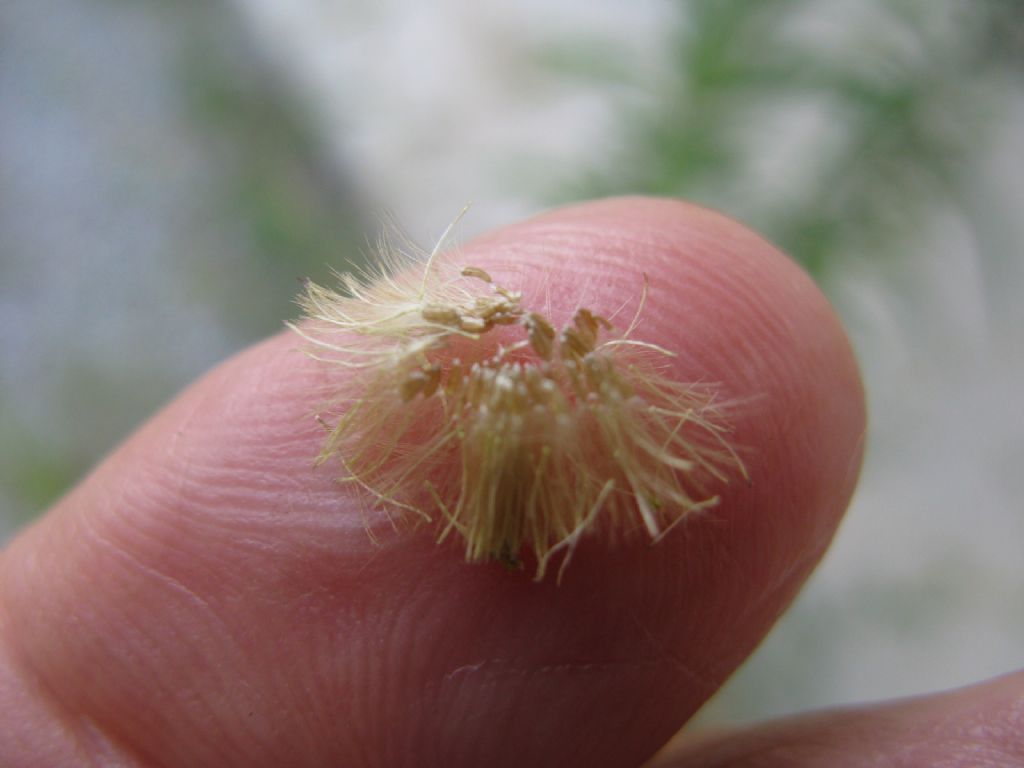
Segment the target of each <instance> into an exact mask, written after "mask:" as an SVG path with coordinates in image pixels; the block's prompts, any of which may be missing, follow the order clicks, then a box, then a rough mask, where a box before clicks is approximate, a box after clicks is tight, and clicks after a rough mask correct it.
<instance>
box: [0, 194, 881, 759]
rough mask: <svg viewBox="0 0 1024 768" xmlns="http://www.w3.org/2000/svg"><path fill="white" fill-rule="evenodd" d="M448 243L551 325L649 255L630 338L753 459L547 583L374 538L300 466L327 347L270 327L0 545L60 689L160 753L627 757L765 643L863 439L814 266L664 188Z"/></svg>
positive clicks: (851, 369)
mask: <svg viewBox="0 0 1024 768" xmlns="http://www.w3.org/2000/svg"><path fill="white" fill-rule="evenodd" d="M460 258H462V259H464V260H466V261H467V263H472V264H474V265H476V266H480V267H482V268H485V269H487V270H488V271H491V272H492V273H493V274H494V275H495V276H496V277H497V278H499V279H500V280H501V281H502V282H503V283H504V284H505V285H507V286H508V287H510V288H513V289H517V288H518V289H521V290H523V292H524V296H525V297H526V298H527V299H529V297H531V296H532V297H534V298H535V300H537V301H540V300H541V299H540V297H543V302H544V303H545V305H546V306H548V307H549V308H550V311H551V315H552V319H553V320H555V321H556V322H562V321H564V320H565V319H567V318H568V317H569V316H570V315H571V313H572V311H573V310H574V309H575V308H576V307H577V306H579V305H581V304H582V305H584V306H588V308H591V309H593V310H594V311H596V312H598V313H601V314H606V315H612V314H615V313H616V312H621V311H623V307H630V306H635V303H636V301H637V297H638V296H639V294H640V291H641V289H642V286H643V282H644V275H645V274H646V275H647V277H648V280H649V283H650V296H649V300H648V302H647V305H646V306H645V307H644V309H643V311H642V313H641V317H640V325H639V326H638V328H637V332H636V337H637V338H640V339H642V340H644V341H649V342H652V343H655V344H659V345H662V346H664V347H666V348H668V349H670V350H672V351H673V352H675V353H676V354H677V357H676V358H675V359H674V360H673V362H672V366H673V368H672V372H673V375H675V376H677V377H679V378H680V379H683V380H693V381H703V382H709V383H716V384H717V385H718V386H719V387H720V391H721V397H722V398H723V399H724V400H726V401H728V402H731V403H733V404H734V407H732V408H731V409H730V414H731V415H730V419H731V421H732V427H733V429H734V432H733V435H732V439H733V440H734V442H735V445H736V446H737V448H738V449H739V451H740V453H741V455H742V457H743V462H744V465H745V468H746V471H747V475H748V477H749V482H743V481H742V480H741V479H740V478H739V477H737V478H735V481H734V482H733V483H731V484H730V485H729V486H727V487H725V488H723V489H721V491H722V494H721V495H722V502H721V504H720V505H719V506H718V507H717V508H715V509H714V510H713V511H711V512H709V513H706V514H704V515H702V516H700V517H699V518H694V519H693V520H692V521H686V524H684V525H681V526H679V527H677V529H676V530H674V531H673V532H672V534H671V535H670V536H668V537H666V539H665V540H664V541H662V542H661V543H660V544H658V545H657V546H653V547H651V546H647V545H646V544H637V543H627V544H619V545H612V544H610V543H608V542H606V541H603V540H601V539H598V538H594V539H590V540H585V541H584V542H583V544H581V546H580V548H579V551H578V552H577V554H576V556H575V559H574V561H573V563H572V565H571V567H570V568H569V569H568V571H567V572H566V574H565V578H564V580H563V582H562V584H561V585H557V584H555V583H554V582H553V580H550V579H549V580H548V581H546V582H544V583H541V584H535V583H533V582H532V581H531V580H530V578H529V574H524V573H512V572H507V571H505V570H504V569H502V568H501V567H499V566H470V565H467V564H465V563H463V562H462V561H461V556H460V551H459V548H458V547H457V546H442V547H438V546H436V545H435V544H434V543H433V538H432V536H431V534H430V532H428V531H425V530H423V529H422V528H421V529H418V530H408V529H406V528H405V527H401V526H400V527H399V529H398V530H396V531H391V530H389V529H388V528H387V527H386V526H383V527H382V526H378V525H373V526H371V527H372V528H373V529H374V530H375V531H377V532H378V533H379V541H378V542H376V543H374V542H372V541H371V540H370V538H369V536H368V535H367V532H366V530H365V529H364V523H365V521H366V519H367V517H369V518H370V519H371V520H372V519H373V516H374V515H379V513H378V512H375V511H374V510H373V509H372V508H371V507H372V505H370V504H369V503H368V502H367V501H366V500H365V499H360V498H358V496H355V495H353V494H351V493H348V492H343V491H342V490H339V488H338V487H336V486H335V484H334V483H333V481H332V477H331V474H330V470H329V468H328V467H320V468H318V469H315V470H314V469H313V468H312V458H313V457H314V456H315V455H316V453H317V451H318V450H319V445H320V442H321V441H322V440H323V431H322V429H321V428H320V427H318V426H317V424H316V423H315V421H314V420H313V419H312V414H313V413H314V412H315V411H316V409H317V407H318V405H319V399H320V398H321V397H322V396H323V393H324V392H325V391H327V390H329V388H330V386H331V383H332V380H333V377H334V376H335V375H336V373H334V372H331V371H328V370H325V369H324V368H322V367H321V366H319V365H317V364H316V363H315V362H313V361H310V360H307V359H305V358H303V357H302V355H301V354H300V353H299V352H298V351H297V349H296V348H297V347H298V344H297V342H296V340H295V339H294V338H293V337H290V336H282V337H278V338H276V339H273V340H271V341H270V342H267V343H265V344H264V345H261V346H259V347H257V348H255V349H253V350H251V351H250V352H247V353H245V354H243V355H242V356H240V357H239V358H236V359H235V360H234V361H231V362H229V363H227V364H226V365H225V366H223V367H222V368H220V369H218V370H217V371H215V372H214V373H213V374H211V375H210V376H209V377H207V378H206V379H204V380H203V381H202V382H200V383H199V384H197V385H196V386H195V387H194V388H192V389H191V390H190V391H189V392H188V393H186V394H185V395H184V396H183V397H182V398H181V399H179V400H178V401H177V402H176V403H174V404H172V406H170V408H169V409H167V410H166V411H165V412H164V413H163V414H161V415H160V416H158V417H157V419H155V420H154V421H153V422H152V423H151V424H150V425H148V426H147V427H146V428H145V429H144V430H143V431H142V432H141V433H140V434H139V435H137V436H136V437H135V438H134V439H132V440H131V441H129V442H128V443H127V444H126V445H125V446H124V447H123V448H122V449H121V450H120V451H118V453H117V454H115V456H114V457H112V458H111V459H110V460H108V462H106V463H105V464H104V465H103V466H101V467H100V469H99V470H98V471H97V472H96V473H95V475H94V476H93V477H92V478H91V479H90V480H89V481H88V482H87V483H85V484H84V485H83V486H82V487H81V488H80V489H79V490H78V491H77V492H76V493H75V494H73V495H72V496H70V497H69V498H68V499H67V500H65V502H64V503H63V504H62V506H61V508H60V509H59V510H58V513H57V515H56V516H54V517H51V518H50V519H48V520H46V521H44V522H43V523H42V524H41V525H40V526H38V527H37V528H36V529H35V530H33V531H31V532H30V533H29V534H28V535H27V536H26V537H24V538H23V539H22V540H21V541H20V542H18V543H17V544H16V545H15V547H13V548H12V551H11V553H9V556H8V558H7V563H5V567H8V568H9V569H12V571H11V572H14V571H17V576H16V577H15V578H14V579H13V580H12V582H11V583H12V587H11V588H10V589H8V593H9V594H8V595H7V600H8V604H9V605H10V606H11V608H10V610H12V611H14V612H16V613H17V614H18V615H19V617H20V618H21V620H22V624H21V626H22V632H24V633H25V635H26V636H29V637H31V638H32V641H31V642H29V643H24V642H23V643H21V645H20V649H21V650H20V653H21V656H22V658H24V659H26V660H27V662H28V663H30V664H31V665H32V666H33V667H34V668H35V669H38V670H40V674H41V675H42V676H43V677H45V678H46V679H47V680H49V681H51V685H54V686H56V685H59V686H60V687H61V688H62V689H63V690H64V691H65V692H66V694H67V695H66V697H65V704H66V705H67V706H70V707H72V708H74V709H76V710H78V711H83V712H88V713H89V716H90V718H91V719H92V720H93V721H95V722H98V723H101V724H102V726H103V727H104V728H105V729H107V730H109V731H110V732H111V733H113V734H115V736H116V738H118V739H119V740H120V741H122V742H123V743H125V744H126V745H127V748H128V749H130V750H131V751H133V752H135V753H138V754H141V755H144V756H146V757H147V758H154V759H155V758H156V757H157V756H159V759H160V762H161V763H163V764H167V765H175V764H197V762H202V761H207V762H211V763H212V762H217V763H218V764H225V765H227V764H232V763H239V764H241V763H244V764H246V765H260V764H268V765H271V764H281V761H282V760H286V761H287V762H288V764H290V765H306V764H309V765H317V764H323V763H324V762H325V761H331V760H335V761H337V760H341V761H344V763H345V764H348V765H404V764H409V765H419V766H424V765H434V764H437V765H470V764H482V763H486V764H490V765H517V764H528V765H547V764H550V765H564V764H590V765H635V764H637V763H638V762H639V761H640V760H642V759H643V758H645V757H646V756H648V755H650V754H652V753H653V751H654V750H655V749H657V748H658V747H659V746H660V745H661V744H662V743H663V742H664V741H665V740H667V738H668V737H669V736H670V735H671V734H672V733H673V732H674V731H675V730H676V729H677V728H678V727H679V726H680V725H681V724H682V722H683V721H685V719H686V718H687V717H688V716H689V715H690V714H691V713H692V712H693V711H694V710H695V709H696V708H697V707H698V706H699V704H700V703H701V702H702V701H703V700H704V698H706V696H708V695H709V694H710V693H711V692H712V691H713V690H714V689H715V688H717V687H718V685H720V683H721V682H722V681H723V680H724V678H725V677H726V676H727V675H728V674H729V673H730V672H731V671H732V669H733V668H734V667H735V666H736V665H737V664H738V663H739V662H740V661H741V660H742V658H743V657H744V656H745V655H746V654H747V653H748V652H749V650H750V649H751V648H752V647H753V646H754V645H755V644H756V643H757V642H758V640H759V639H760V637H761V636H762V635H763V633H764V632H765V631H767V629H768V628H769V627H770V625H771V623H772V622H773V621H774V620H775V618H776V617H777V616H778V614H779V613H780V612H781V610H782V609H783V608H784V607H785V605H786V604H787V603H788V601H789V600H790V599H791V598H792V596H793V594H794V593H795V591H796V589H797V588H798V586H799V584H800V583H801V582H802V580H803V579H804V578H805V577H806V575H807V573H808V572H809V570H810V569H811V568H812V567H813V565H814V563H815V562H816V561H817V559H818V558H819V557H820V555H821V553H822V551H823V549H824V547H825V546H826V545H827V542H828V540H829V538H830V536H831V533H832V531H833V530H834V528H835V525H836V524H837V522H838V519H839V517H840V515H841V513H842V510H843V509H844V507H845V505H846V502H847V500H848V497H849V494H850V492H851V490H852V485H853V481H854V478H855V475H856V470H857V466H858V464H859V456H860V437H861V434H862V431H863V403H862V394H861V391H860V385H859V380H858V377H857V372H856V367H855V364H854V362H853V360H852V355H851V353H850V350H849V347H848V345H847V343H846V341H845V337H844V336H843V333H842V330H841V328H840V326H839V324H838V321H837V320H836V319H835V317H834V315H833V314H832V312H831V310H830V309H829V307H828V305H827V302H825V300H824V299H823V298H822V297H821V295H820V294H819V293H818V292H817V290H816V289H815V288H814V286H813V284H812V283H811V282H810V280H809V279H808V278H807V277H806V276H805V275H804V274H803V273H802V272H800V270H799V269H797V268H796V267H795V266H793V265H792V264H791V263H790V262H789V261H788V260H787V259H785V257H783V256H781V255H780V254H778V252H776V251H775V250H774V249H773V248H772V247H771V246H770V245H768V244H767V243H765V242H764V241H763V240H761V239H760V238H758V237H757V236H755V235H753V234H752V233H750V232H748V231H747V230H745V229H743V228H742V227H740V226H739V225H737V224H735V223H733V222H730V221H729V220H727V219H725V218H724V217H721V216H719V215H717V214H714V213H711V212H709V211H705V210H703V209H697V208H693V207H689V206H684V205H682V204H679V203H673V202H666V201H657V200H639V199H638V200H618V201H606V202H600V203H595V204H589V205H583V206H577V207H574V208H569V209H565V210H562V211H556V212H554V213H551V214H547V215H545V216H542V217H539V218H537V219H534V220H531V221H529V222H526V223H524V224H521V225H517V226H514V227H510V228H507V229H505V230H501V231H499V232H498V233H496V234H494V235H491V236H489V237H486V238H482V239H481V240H478V241H476V242H474V243H472V244H470V245H468V246H467V247H466V248H465V249H464V250H463V252H462V253H461V254H460ZM19 552H20V553H21V557H20V558H19ZM28 559H31V561H32V562H33V563H35V564H36V567H35V568H34V569H27V568H24V567H19V565H20V566H24V565H25V563H26V561H27V560H28ZM19 561H20V562H19ZM11 563H14V564H15V565H11ZM40 563H46V564H47V565H48V566H49V567H48V568H45V569H40V568H39V567H38V565H39V564H40ZM44 592H45V594H46V600H45V601H42V603H39V602H38V601H37V603H36V604H34V605H33V604H31V600H32V599H33V596H35V597H38V596H39V595H40V594H43V593H44ZM72 625H73V626H74V628H75V631H74V633H73V634H72V633H70V632H68V631H61V630H67V629H68V628H69V627H70V626H72ZM96 669H102V670H105V673H104V675H103V676H102V678H101V679H98V680H97V679H95V676H94V675H92V674H91V670H96ZM239 755H245V758H244V760H243V759H240V758H239V757H238V756H239Z"/></svg>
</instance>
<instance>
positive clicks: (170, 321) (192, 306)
mask: <svg viewBox="0 0 1024 768" xmlns="http://www.w3.org/2000/svg"><path fill="white" fill-rule="evenodd" d="M624 192H643V193H652V194H660V195H673V196H680V197H686V198H689V199H691V200H695V201H698V202H701V203H704V204H706V205H710V206H714V207H717V208H719V209H721V210H723V211H725V212H726V213H728V214H730V215H732V216H733V217H735V218H738V219H740V220H742V221H744V222H746V223H747V224H749V225H750V226H752V227H753V228H755V229H757V230H759V231H761V232H763V233H764V234H766V235H767V236H768V237H769V238H771V239H772V240H774V241H775V242H776V243H778V244H779V245H780V246H781V247H782V248H784V249H785V250H786V251H788V252H789V253H790V254H791V255H792V256H793V257H794V258H796V259H798V260H799V261H800V262H801V263H802V264H804V265H805V267H806V268H807V269H808V270H809V271H810V272H811V274H812V275H813V276H814V277H815V278H816V279H817V280H818V281H819V283H820V285H821V286H822V287H823V288H824V290H825V291H826V292H827V293H828V295H829V296H830V297H831V299H832V300H833V302H834V303H835V304H836V306H837V307H838V309H839V311H840V313H841V314H842V315H843V317H844V319H845V321H846V323H847V324H848V327H849V329H850V332H851V334H852V336H853V339H854V343H855V346H856V348H857V351H858V354H859V357H860V360H861V363H862V365H863V367H864V372H865V377H866V381H867V386H868V390H869V397H870V406H871V417H872V427H871V433H870V437H869V445H868V456H867V464H866V467H865V471H864V475H863V481H862V484H861V487H860V489H859V491H858V494H857V497H856V499H855V502H854V505H853V508H852V509H851V511H850V514H849V517H848V519H847V521H846V523H845V524H844V526H843V528H842V529H841V531H840V534H839V537H838V539H837V540H836V543H835V546H834V547H833V549H832V551H831V552H830V554H829V555H828V557H827V558H826V560H825V562H824V563H823V564H822V566H821V567H820V569H819V570H818V572H817V573H816V574H815V576H814V577H813V579H812V580H811V582H810V584H809V586H808V588H807V590H806V591H805V593H804V594H803V595H802V596H801V597H800V599H799V601H798V602H797V604H796V605H795V606H794V608H793V609H792V610H791V611H790V612H789V614H787V616H786V617H785V618H784V619H783V621H782V622H781V623H780V625H779V626H778V628H777V630H776V631H775V632H774V633H773V634H772V636H771V637H770V639H769V640H768V641H767V642H766V643H765V644H764V646H763V647H762V648H761V649H760V650H759V651H758V653H757V654H756V655H755V656H754V657H753V658H752V659H751V660H750V661H749V662H748V663H747V665H746V666H745V667H744V668H743V669H742V670H741V671H740V672H739V673H738V674H737V675H736V677H735V678H734V679H733V680H732V682H731V683H730V684H729V685H728V686H727V687H726V689H725V690H724V691H723V692H722V693H721V694H720V695H719V696H718V697H717V698H716V699H715V700H714V701H712V702H711V704H709V706H708V707H707V708H706V709H705V711H704V712H703V713H702V715H701V717H702V718H703V720H704V722H705V723H720V722H724V721H727V720H733V719H741V720H747V719H754V718H760V717H766V716H769V715H777V714H783V713H786V712H791V711H795V710H800V709H805V708H808V707H813V706H820V705H824V704H833V703H841V702H851V701H857V700H862V699H869V698H878V697H887V696H897V695H904V694H912V693H917V692H923V691H928V690H933V689H937V688H944V687H949V686H955V685H961V684H965V683H968V682H971V681H973V680H976V679H981V678H984V677H986V676H992V675H995V674H998V673H1001V672H1004V671H1008V670H1010V669H1012V668H1017V667H1020V666H1024V664H1022V662H1024V592H1022V589H1021V588H1022V586H1024V585H1022V575H1024V569H1022V567H1021V562H1022V556H1021V551H1022V549H1024V502H1022V499H1024V471H1022V468H1024V406H1022V404H1021V401H1022V395H1024V302H1022V296H1024V253H1022V251H1024V3H1021V2H1019V0H688V1H687V0H679V1H678V2H669V1H668V0H663V1H661V2H655V1H654V0H635V1H634V2H630V3H626V2H622V0H525V1H522V2H517V3H502V2H497V0H439V1H438V2H433V3H416V2H413V1H412V0H383V1H382V2H375V3H370V2H358V1H357V0H287V1H286V0H233V1H231V0H222V1H221V2H209V0H174V1H173V2H170V1H166V0H4V1H3V2H2V3H0V536H2V537H8V536H10V535H11V534H12V533H13V532H14V531H15V530H16V529H17V528H18V527H19V526H21V525H23V524H24V523H25V522H26V521H28V520H30V519H31V518H32V516H34V515H36V514H37V513H38V512H40V511H41V510H42V509H44V508H45V507H46V506H47V505H48V504H49V503H50V502H52V501H53V500H54V499H55V498H56V497H58V496H59V495H60V494H61V493H62V492H63V491H64V490H66V489H67V488H68V487H69V485H71V484H72V483H74V482H75V481H76V480H77V479H78V478H79V477H81V476H82V474H83V473H85V472H86V471H88V469H89V468H90V467H91V466H92V465H93V464H94V463H95V462H96V461H97V460H98V459H99V457H101V456H102V455H103V454H104V453H105V452H106V451H108V450H109V449H110V448H111V447H113V446H114V445H115V444H116V443H117V442H118V441H119V440H120V439H122V438H123V437H124V436H125V435H127V434H128V433H129V432H130V431H131V430H132V428H133V427H134V426H135V425H137V424H138V423H139V422H140V421H142V420H143V419H144V418H145V417H146V416H147V414H149V413H150V412H151V411H152V410H154V409H155V408H157V407H159V406H160V405H161V404H162V403H163V402H165V401H166V400H167V399H169V398H170V397H171V396H172V395H173V394H174V393H175V392H176V391H177V390H178V389H180V388H181V387H182V386H184V385H185V384H186V383H187V382H188V381H190V380H191V379H193V378H194V377H195V376H197V375H198V374H200V373H201V372H203V371H204V370H206V369H208V368H209V367H210V366H212V365H213V364H215V363H216V362H217V361H219V360H221V359H223V358H225V357H227V356H228V355H230V354H231V353H232V352H234V351H236V350H238V349H240V348H242V347H243V346H245V345H246V344H248V343H250V342H252V341H255V340H256V339H259V338H260V337H262V336H265V335H267V334H270V333H273V332H275V331H277V330H278V329H279V328H280V327H281V322H282V320H284V319H287V318H290V317H293V316H294V315H295V314H296V309H295V307H294V306H293V304H292V303H291V302H292V297H293V296H294V294H295V293H296V292H297V289H298V282H297V278H300V277H302V276H311V277H313V278H317V279H325V278H326V277H327V274H328V268H329V267H330V266H335V267H344V266H345V265H346V264H347V263H350V262H352V261H353V260H358V259H362V258H365V255H366V254H367V253H368V251H369V249H368V248H367V245H366V244H367V242H368V241H371V240H373V238H374V237H375V236H376V233H377V232H378V230H379V228H380V226H381V224H380V222H381V221H382V219H383V218H384V217H385V216H388V215H389V216H392V217H393V218H394V219H395V220H396V221H398V222H399V223H400V224H401V225H402V227H403V228H404V229H405V230H406V231H407V232H408V233H409V234H410V235H411V236H412V237H413V238H414V239H416V240H417V241H419V242H421V243H424V244H430V243H432V242H433V240H434V239H435V238H436V237H437V236H438V235H439V234H440V232H441V231H442V230H443V229H444V227H445V226H446V225H447V223H448V222H449V221H450V220H451V219H452V218H453V216H454V215H455V214H456V213H457V212H458V211H459V209H460V208H461V207H462V206H463V205H464V204H465V203H467V202H469V201H472V202H473V204H474V205H473V208H472V210H471V212H470V214H469V216H468V217H467V218H466V219H465V222H464V224H463V225H462V227H461V230H462V232H461V237H464V238H468V237H470V236H472V235H473V234H475V233H478V232H481V231H483V230H486V229H488V228H490V227H492V226H495V225H500V224H503V223H509V222H511V221H514V220H516V219H518V218H520V217H523V216H527V215H530V214H532V213H535V212H537V211H539V210H542V209H544V208H546V207H550V206H552V205H556V204H559V203H563V202H568V201H573V200H577V199H581V198H587V197H594V196H599V195H605V194H618V193H624Z"/></svg>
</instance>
